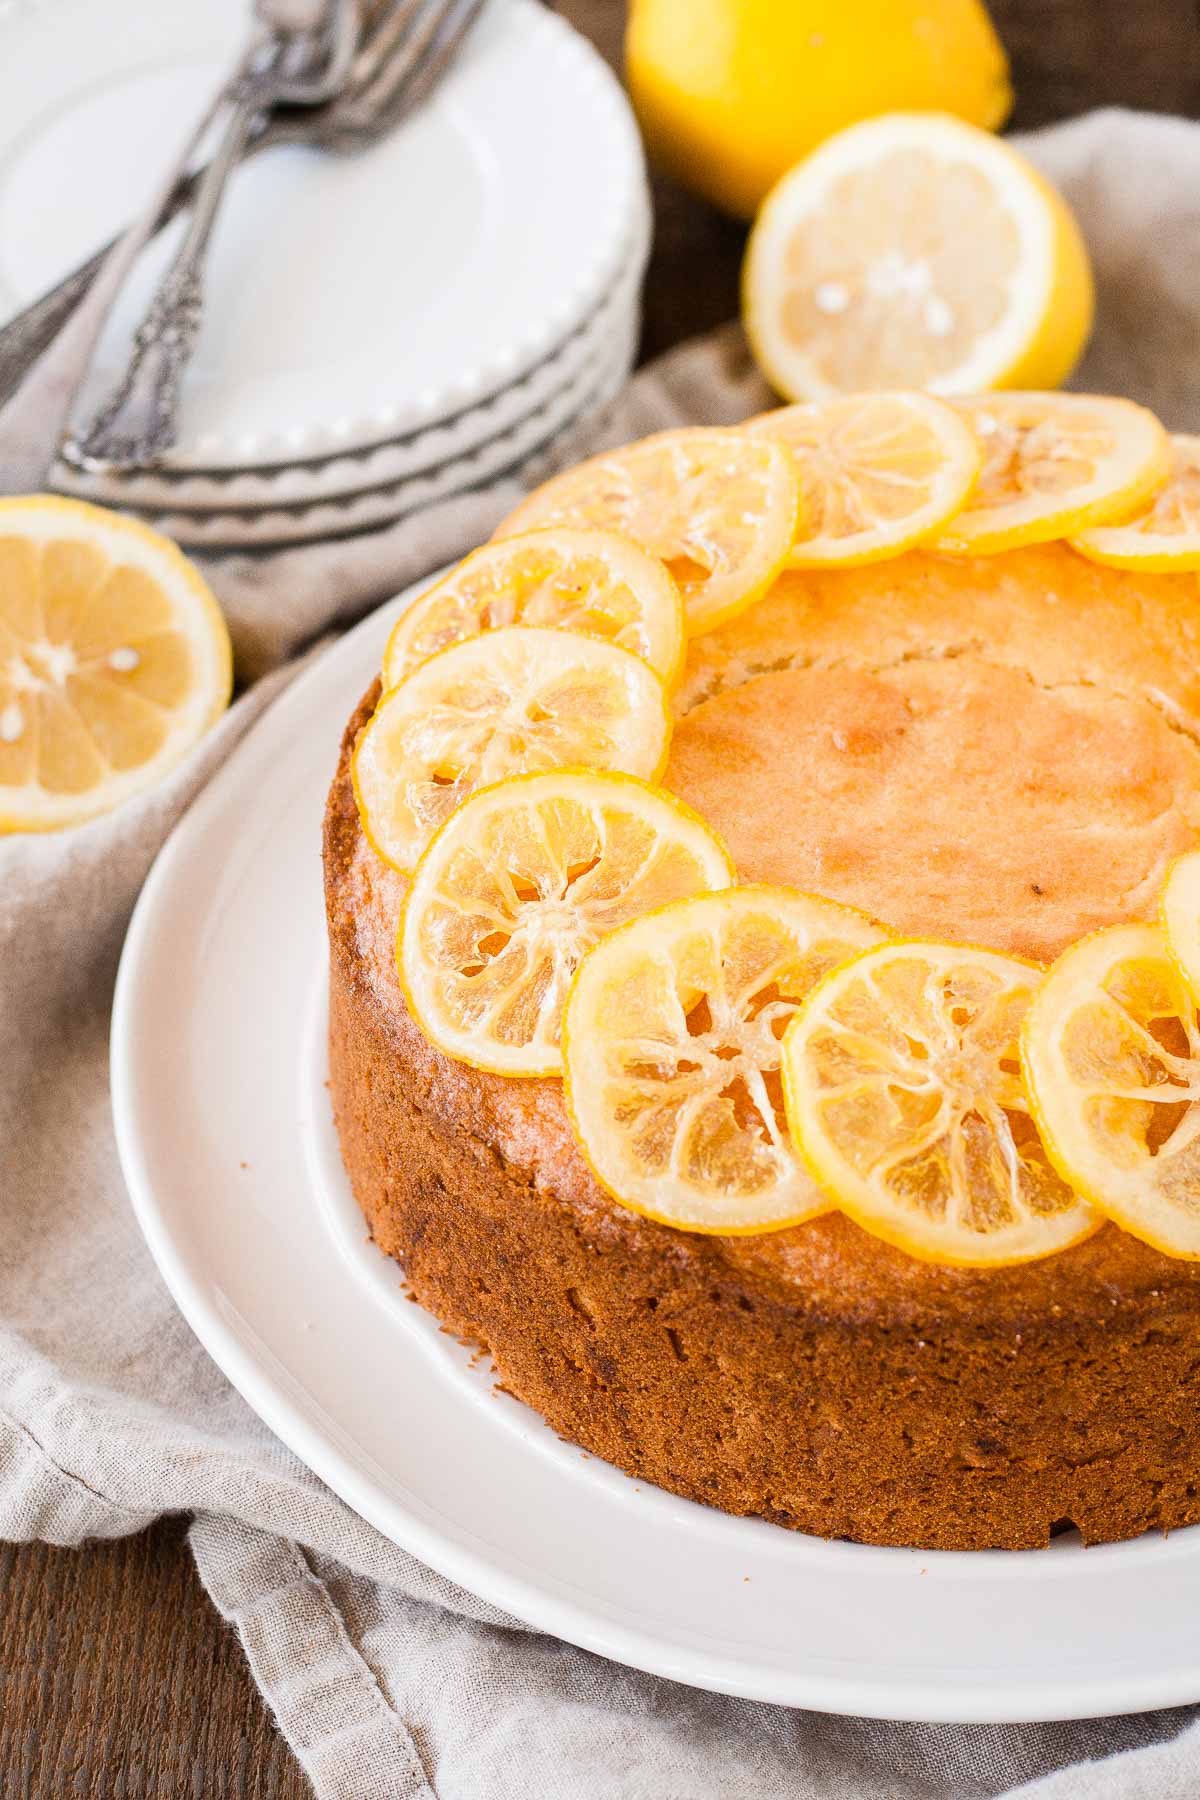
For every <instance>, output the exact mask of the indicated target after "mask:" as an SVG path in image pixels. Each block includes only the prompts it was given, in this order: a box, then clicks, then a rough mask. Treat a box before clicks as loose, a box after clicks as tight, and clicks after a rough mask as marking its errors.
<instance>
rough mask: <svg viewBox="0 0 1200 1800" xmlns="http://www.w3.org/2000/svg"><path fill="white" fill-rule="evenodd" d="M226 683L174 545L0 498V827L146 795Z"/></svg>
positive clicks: (204, 609) (138, 530) (227, 668)
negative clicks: (147, 789)
mask: <svg viewBox="0 0 1200 1800" xmlns="http://www.w3.org/2000/svg"><path fill="white" fill-rule="evenodd" d="M231 682H232V659H231V656H230V648H229V633H228V632H227V631H226V629H225V621H224V620H223V619H222V617H221V614H220V611H219V610H218V607H217V603H216V601H215V600H214V599H213V597H212V595H211V593H210V592H209V590H208V588H207V586H206V585H205V583H204V582H203V581H202V580H201V578H200V576H199V574H198V573H197V571H196V570H195V568H194V567H193V566H192V564H191V563H190V562H188V560H187V559H186V557H184V556H181V555H180V553H179V551H178V550H177V549H176V548H175V546H174V544H172V543H170V542H168V540H167V539H166V538H164V537H160V536H159V535H158V533H157V532H156V531H151V530H150V529H149V528H148V527H147V526H144V525H139V524H136V523H135V522H134V521H133V520H132V519H126V518H123V517H121V516H120V515H119V514H117V513H111V512H106V511H105V510H103V509H102V508H101V507H97V506H85V505H84V504H82V503H81V502H79V501H76V500H61V499H58V498H56V497H54V496H51V495H35V496H30V497H26V498H22V499H11V500H0V832H12V831H54V830H57V829H59V828H60V827H62V826H66V825H76V824H79V823H81V822H82V821H83V820H85V819H91V818H94V817H95V816H96V815H97V814H99V813H104V812H108V811H109V810H110V809H111V808H112V807H114V806H119V805H120V804H121V802H122V801H124V800H128V799H129V798H130V797H131V796H132V795H134V794H138V793H141V792H142V791H143V790H144V789H146V788H149V787H152V786H153V785H154V783H155V782H157V781H160V780H161V779H162V777H163V776H164V775H165V774H166V773H167V772H168V770H170V769H171V768H173V767H174V765H175V764H176V763H177V762H179V760H180V759H181V758H182V757H183V756H185V755H186V754H187V752H188V751H189V750H190V749H191V748H192V747H193V745H194V744H195V743H196V742H197V740H198V739H199V738H200V737H201V736H202V735H203V734H204V732H206V731H207V730H208V728H209V727H210V726H211V725H212V724H213V723H214V721H215V720H216V719H217V718H218V717H219V715H220V714H221V713H222V712H223V711H224V709H225V707H226V706H227V705H228V704H229V693H230V687H231Z"/></svg>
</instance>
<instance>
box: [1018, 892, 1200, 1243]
mask: <svg viewBox="0 0 1200 1800" xmlns="http://www.w3.org/2000/svg"><path fill="white" fill-rule="evenodd" d="M1021 1055H1022V1060H1023V1062H1024V1065H1025V1073H1026V1079H1027V1081H1028V1084H1029V1091H1030V1094H1031V1096H1032V1099H1033V1107H1034V1115H1035V1117H1036V1119H1037V1121H1038V1125H1039V1128H1040V1130H1041V1134H1042V1138H1043V1140H1044V1142H1045V1145H1046V1148H1047V1150H1048V1151H1049V1153H1050V1155H1051V1157H1052V1158H1053V1161H1054V1164H1055V1167H1056V1168H1057V1169H1058V1170H1059V1173H1060V1174H1061V1175H1062V1177H1063V1180H1064V1181H1069V1182H1070V1183H1071V1185H1072V1186H1073V1187H1074V1188H1075V1189H1076V1190H1077V1192H1079V1193H1080V1194H1083V1195H1085V1196H1086V1198H1087V1199H1088V1200H1090V1201H1091V1202H1092V1204H1093V1205H1094V1206H1096V1207H1098V1208H1099V1210H1100V1212H1101V1213H1104V1214H1107V1216H1108V1217H1109V1218H1110V1219H1115V1220H1116V1222H1117V1224H1118V1225H1120V1226H1121V1227H1122V1229H1123V1230H1125V1231H1128V1232H1129V1233H1131V1235H1132V1236H1134V1237H1138V1238H1142V1239H1143V1240H1144V1241H1145V1242H1146V1243H1148V1244H1152V1245H1153V1246H1154V1248H1155V1249H1156V1250H1161V1251H1163V1252H1164V1253H1165V1254H1166V1255H1167V1256H1182V1257H1191V1258H1200V1029H1198V1027H1197V1019H1196V998H1195V995H1194V994H1192V993H1191V992H1189V990H1188V988H1187V986H1186V984H1185V983H1184V981H1183V980H1182V978H1181V977H1180V974H1179V970H1178V969H1177V968H1176V966H1175V963H1174V962H1173V961H1172V959H1171V957H1170V956H1169V955H1168V954H1167V946H1166V941H1165V938H1164V936H1163V933H1162V931H1161V930H1160V928H1159V927H1158V926H1157V925H1110V926H1109V927H1108V928H1107V929H1106V930H1104V931H1096V932H1093V933H1092V935H1091V936H1090V937H1086V938H1084V939H1083V940H1082V941H1081V942H1080V943H1078V944H1073V945H1072V946H1071V948H1070V949H1069V950H1067V951H1065V952H1064V954H1063V955H1062V956H1060V957H1059V959H1058V961H1057V962H1056V963H1055V964H1054V966H1053V968H1052V969H1051V970H1050V973H1049V974H1048V975H1047V977H1046V981H1045V984H1044V986H1043V987H1042V990H1041V992H1040V993H1039V994H1038V996H1037V998H1036V1000H1035V1001H1034V1003H1033V1005H1032V1006H1031V1007H1030V1009H1029V1014H1028V1017H1027V1018H1026V1020H1025V1025H1024V1028H1023V1030H1022V1033H1021Z"/></svg>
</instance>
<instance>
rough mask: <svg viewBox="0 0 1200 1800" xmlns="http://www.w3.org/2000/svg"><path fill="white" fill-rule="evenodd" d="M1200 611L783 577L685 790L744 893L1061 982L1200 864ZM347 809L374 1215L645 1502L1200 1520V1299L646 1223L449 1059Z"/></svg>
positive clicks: (961, 582) (970, 1526)
mask: <svg viewBox="0 0 1200 1800" xmlns="http://www.w3.org/2000/svg"><path fill="white" fill-rule="evenodd" d="M1198 649H1200V591H1198V588H1197V583H1196V578H1195V577H1194V576H1192V575H1183V574H1164V575H1151V574H1134V573H1129V572H1123V571H1120V570H1117V569H1113V568H1109V567H1106V566H1103V565H1100V564H1097V563H1092V562H1089V561H1087V560H1085V559H1084V558H1083V557H1082V556H1080V555H1078V554H1076V553H1075V552H1074V551H1073V550H1071V549H1070V548H1068V547H1067V546H1065V545H1063V544H1057V543H1052V544H1047V545H1041V546H1033V547H1027V548H1023V549H1017V550H1011V551H1008V552H1006V553H1002V554H997V555H992V556H989V557H985V558H974V559H972V558H969V557H950V556H942V555H937V554H934V553H932V552H926V551H920V550H913V551H910V552H908V553H906V554H904V555H901V556H899V557H897V558H895V559H894V560H893V561H891V562H888V563H886V564H880V565H876V566H864V567H856V568H855V567H851V568H844V569H838V570H831V569H827V570H816V569H808V570H800V569H795V570H791V571H789V572H787V573H785V574H784V575H782V576H781V577H779V578H778V579H777V580H776V581H775V582H774V584H773V585H772V586H771V587H770V589H769V591H768V592H767V593H766V595H765V597H763V598H762V599H761V600H760V601H758V603H757V604H756V605H754V606H752V607H751V608H750V609H749V610H748V611H746V612H744V613H742V614H741V616H740V617H738V618H736V619H734V620H733V621H732V622H731V623H728V624H725V625H722V626H719V627H718V628H717V629H715V630H712V631H709V632H708V633H707V634H706V635H702V636H698V637H694V638H693V639H692V641H691V643H690V645H689V652H688V660H687V664H686V667H685V670H684V673H683V676H682V679H681V681H680V683H679V686H678V688H677V690H676V693H675V696H674V705H675V710H676V714H677V717H676V722H675V728H674V735H673V739H672V743H671V748H670V756H669V761H668V764H667V768H666V771H665V774H664V775H663V776H662V783H663V786H664V787H665V788H666V789H668V790H669V791H670V792H671V793H673V794H675V795H677V796H678V797H679V798H681V799H682V800H684V801H686V802H687V803H688V804H689V805H690V806H691V807H693V808H694V809H695V810H696V812H698V813H699V814H700V815H702V817H703V818H704V819H705V820H707V821H708V822H709V824H710V825H711V826H713V827H714V828H715V830H716V831H717V832H718V833H719V835H720V836H721V838H722V839H723V840H724V843H725V844H726V845H727V847H728V849H729V851H730V852H731V854H732V858H733V862H734V864H735V866H736V869H737V873H738V879H739V881H741V882H745V883H755V882H763V883H771V884H776V885H780V886H787V887H789V888H793V889H801V890H804V891H805V892H808V893H814V894H819V895H822V896H825V897H827V898H829V899H831V900H836V901H841V902H847V903H849V904H852V905H853V906H855V907H857V908H860V909H862V910H864V911H865V912H867V913H869V914H870V915H872V916H873V917H875V918H878V919H880V920H883V921H885V922H886V924H887V925H888V926H889V927H890V928H891V929H892V930H893V931H896V932H898V933H901V934H905V935H911V936H922V937H931V936H936V937H939V938H943V939H946V940H949V941H951V942H956V943H962V944H973V945H978V946H981V947H983V948H985V949H989V950H995V951H1002V952H1006V953H1008V954H1010V955H1014V956H1019V957H1026V958H1030V959H1034V960H1037V961H1039V962H1046V961H1049V960H1051V959H1053V958H1054V957H1056V956H1057V955H1059V953H1060V952H1061V951H1063V950H1064V949H1065V948H1066V947H1067V946H1068V945H1070V944H1071V943H1073V942H1074V941H1075V940H1077V939H1078V938H1080V937H1082V936H1084V935H1085V934H1087V933H1089V932H1092V931H1094V930H1096V929H1098V928H1100V927H1104V926H1109V925H1114V924H1118V923H1121V922H1125V921H1136V920H1146V919H1152V918H1153V917H1154V916H1155V909H1156V906H1157V901H1158V894H1159V891H1160V889H1161V886H1162V883H1163V879H1164V876H1165V874H1166V871H1167V868H1168V865H1169V864H1170V863H1171V862H1172V861H1173V859H1175V858H1176V857H1177V856H1179V855H1180V854H1181V853H1182V852H1184V851H1186V850H1189V849H1191V848H1192V847H1193V846H1194V844H1195V843H1196V841H1197V837H1198V835H1200V674H1198V672H1197V670H1198V667H1200V661H1198V656H1197V652H1198ZM377 699H378V688H377V687H376V688H375V689H373V690H372V692H371V693H369V694H368V695H367V696H366V697H365V699H364V701H363V703H362V705H361V706H360V708H359V710H358V711H357V712H356V714H355V716H354V717H353V718H352V719H351V720H350V722H349V725H348V727H347V730H346V734H345V738H344V742H343V749H342V757H341V762H340V764H339V767H338V770H337V774H336V776H335V779H334V782H333V787H332V790H331V793H330V796H329V803H328V811H327V816H326V827H325V879H326V895H327V903H328V918H329V939H330V950H331V978H330V1005H331V1017H330V1059H331V1088H332V1096H333V1104H334V1109H335V1115H336V1120H337V1128H338V1133H339V1137H340V1141H341V1146H342V1152H343V1156H344V1159H345V1163H346V1168H347V1170H348V1173H349V1177H350V1180H351V1184H352V1186H353V1190H354V1193H355V1196H356V1198H357V1200H358V1202H359V1204H360V1206H361V1207H362V1210H363V1212H364V1215H365V1217H366V1219H367V1222H368V1224H369V1226H370V1229H371V1232H372V1235H373V1237H374V1239H375V1241H376V1243H377V1244H378V1245H379V1247H380V1249H381V1250H383V1251H384V1252H386V1253H387V1254H388V1255H391V1256H394V1257H396V1258H398V1259H399V1261H400V1262H401V1264H402V1265H403V1268H404V1272H405V1276H406V1279H407V1282H408V1284H409V1286H410V1288H411V1291H412V1293H413V1295H414V1297H415V1298H416V1299H417V1300H418V1301H419V1302H420V1303H421V1304H422V1305H423V1306H425V1307H427V1308H428V1309H429V1310H430V1311H431V1312H433V1313H434V1314H435V1315H436V1316H437V1317H438V1318H439V1319H440V1320H441V1321H442V1322H443V1324H444V1325H445V1326H447V1327H448V1328H449V1329H450V1330H452V1331H453V1332H455V1333H457V1334H458V1335H459V1336H460V1337H462V1338H463V1339H465V1340H467V1341H469V1342H470V1343H472V1344H475V1345H478V1346H480V1347H482V1348H484V1349H485V1350H486V1351H487V1352H488V1353H489V1354H490V1355H491V1357H492V1358H493V1360H494V1363H495V1366H496V1369H497V1372H498V1379H499V1381H500V1383H501V1384H502V1385H503V1387H504V1388H505V1389H506V1390H507V1391H509V1392H510V1393H512V1394H515V1395H516V1396H518V1397H519V1398H520V1399H522V1400H523V1401H525V1402H527V1403H528V1404H529V1405H530V1406H532V1407H533V1408H535V1409H536V1410H537V1411H538V1412H539V1413H540V1414H542V1416H543V1417H544V1418H545V1419H546V1420H547V1421H548V1423H549V1424H550V1425H551V1427H552V1428H553V1429H554V1430H555V1431H556V1432H558V1433H559V1434H561V1435H562V1436H563V1437H565V1438H568V1439H570V1440H572V1441H573V1442H575V1443H577V1444H580V1445H582V1446H584V1447H585V1448H586V1449H588V1450H590V1451H592V1452H594V1453H595V1454H597V1455H599V1456H601V1457H604V1458H606V1459H607V1460H608V1461H610V1462H612V1463H614V1464H616V1465H617V1466H618V1467H620V1468H622V1469H624V1470H626V1471H627V1472H628V1473H629V1474H631V1475H634V1476H637V1477H639V1478H641V1479H643V1480H646V1481H650V1482H653V1483H656V1484H657V1485H659V1486H661V1487H664V1488H667V1489H670V1490H672V1491H674V1492H676V1493H679V1494H683V1495H686V1496H687V1497H689V1498H691V1499H694V1500H699V1501H704V1502H708V1503H709V1504H712V1505H714V1506H718V1507H721V1508H724V1509H726V1510H727V1511H729V1512H733V1513H740V1514H757V1515H761V1516H763V1517H765V1518H768V1519H771V1520H773V1521H775V1522H777V1523H779V1524H781V1525H785V1526H790V1527H792V1528H795V1529H799V1530H802V1531H807V1532H813V1533H819V1534H821V1535H824V1536H830V1537H842V1538H850V1539H854V1540H857V1541H860V1542H866V1543H875V1544H904V1545H919V1546H922V1547H928V1548H945V1549H978V1548H987V1547H1004V1548H1012V1549H1019V1548H1028V1547H1032V1546H1037V1545H1042V1544H1045V1543H1046V1542H1047V1541H1048V1539H1049V1538H1050V1537H1051V1535H1052V1534H1054V1533H1055V1532H1057V1531H1059V1530H1061V1529H1065V1528H1067V1527H1068V1526H1070V1525H1074V1526H1076V1527H1077V1528H1078V1530H1079V1531H1080V1533H1081V1534H1082V1536H1083V1538H1084V1540H1085V1541H1087V1542H1090V1543H1094V1542H1100V1541H1105V1540H1111V1539H1116V1538H1122V1537H1128V1536H1131V1535H1133V1534H1136V1533H1138V1532H1141V1531H1143V1530H1145V1529H1147V1528H1149V1527H1160V1528H1164V1529H1165V1528H1168V1527H1172V1526H1178V1525H1182V1524H1186V1523H1189V1522H1191V1521H1193V1520H1196V1519H1200V1381H1198V1378H1197V1373H1196V1371H1197V1369H1198V1368H1200V1264H1197V1263H1196V1262H1190V1261H1186V1260H1181V1259H1179V1258H1173V1257H1168V1256H1165V1255H1163V1254H1160V1253H1159V1252H1158V1251H1156V1250H1154V1249H1151V1248H1150V1247H1149V1246H1148V1245H1147V1244H1145V1243H1143V1242H1141V1241H1139V1240H1138V1239H1136V1238H1135V1237H1133V1236H1130V1235H1127V1234H1126V1233H1124V1232H1122V1231H1120V1230H1118V1229H1117V1228H1116V1227H1115V1226H1114V1225H1112V1224H1105V1225H1103V1226H1102V1227H1101V1228H1100V1229H1099V1230H1098V1231H1096V1232H1095V1233H1094V1234H1093V1235H1091V1236H1089V1237H1087V1238H1086V1239H1085V1241H1083V1242H1079V1243H1076V1244H1074V1245H1073V1246H1072V1247H1071V1248H1069V1249H1066V1250H1064V1251H1062V1252H1061V1253H1059V1254H1056V1255H1051V1256H1047V1257H1045V1258H1044V1260H1041V1261H1035V1262H1029V1263H1024V1264H1021V1265H1018V1266H1012V1267H1002V1268H987V1269H982V1268H965V1267H952V1266H942V1265H939V1264H937V1263H935V1262H930V1261H925V1260H919V1259H917V1258H916V1257H913V1256H910V1255H907V1254H906V1253H905V1252H904V1251H902V1250H900V1249H898V1248H894V1247H893V1246H892V1245H890V1244H889V1243H886V1242H883V1241H881V1240H880V1238H878V1237H876V1236H873V1235H868V1233H867V1232H865V1231H864V1230H862V1229H861V1228H860V1227H859V1226H858V1225H856V1224H854V1223H853V1222H851V1220H850V1219H849V1218H847V1217H845V1216H844V1215H843V1214H842V1213H839V1212H829V1213H825V1214H824V1215H822V1216H820V1217H816V1218H812V1219H809V1220H808V1221H807V1222H806V1223H803V1224H800V1225H795V1226H790V1227H788V1228H786V1229H783V1230H779V1231H774V1232H770V1233H768V1234H765V1235H759V1236H728V1237H724V1236H720V1235H701V1234H699V1233H696V1232H687V1231H681V1230H676V1229H673V1228H672V1227H670V1226H668V1225H664V1224H659V1223H656V1222H655V1221H654V1220H652V1219H649V1218H646V1217H643V1216H640V1215H639V1214H636V1213H634V1212H631V1211H629V1210H627V1209H626V1208H625V1207H623V1206H622V1205H620V1204H619V1203H618V1202H617V1201H616V1200H615V1199H613V1198H611V1197H610V1196H609V1195H608V1194H607V1193H606V1192H605V1191H604V1189H603V1188H602V1187H601V1185H600V1184H599V1182H598V1181H597V1179H596V1177H595V1176H594V1174H593V1173H592V1171H591V1169H590V1168H589V1165H588V1163H587V1161H586V1160H585V1158H584V1156H583V1154H582V1152H581V1150H580V1147H579V1144H578V1142H577V1140H576V1137H575V1135H574V1134H573V1132H572V1129H571V1124H570V1120H569V1117H568V1113H567V1110H566V1107H565V1105H564V1098H563V1089H562V1084H561V1082H560V1081H558V1080H554V1079H533V1080H522V1081H512V1080H507V1079H505V1078H504V1077H502V1076H499V1075H494V1074H489V1073H486V1072H482V1071H479V1070H476V1069H473V1068H471V1067H469V1066H466V1064H464V1063H463V1062H460V1061H453V1060H451V1059H450V1058H449V1057H447V1056H446V1055H444V1054H443V1053H442V1052H441V1051H439V1050H438V1049H436V1048H435V1047H434V1046H433V1045H432V1044H431V1043H430V1042H429V1040H428V1039H427V1037H426V1036H425V1035H424V1034H423V1032H422V1031H421V1030H420V1029H419V1027H418V1025H417V1023H416V1022H415V1020H414V1019H413V1017H412V1016H411V1014H410V1011H409V1008H408V1006H407V1005H406V1002H405V998H404V994H403V992H402V989H401V985H400V981H399V978H398V975H397V970H396V953H395V950H396V934H397V926H398V921H399V917H400V912H401V907H402V903H403V899H404V894H405V889H406V885H407V882H406V877H405V876H404V875H402V874H400V873H399V872H398V871H397V870H396V869H395V868H393V867H391V866H389V865H388V864H387V863H386V862H385V861H384V860H383V859H382V857H381V856H380V855H379V854H378V853H377V852H376V850H375V849H374V848H373V847H372V845H371V843H370V842H369V841H368V839H367V837H366V835H365V834H364V832H363V829H362V826H361V824H360V818H359V811H358V807H357V805H356V799H355V793H354V787H353V781H352V775H351V767H350V762H351V754H352V751H353V749H354V746H355V743H356V741H357V739H358V736H359V734H360V732H361V730H362V728H363V727H364V726H365V725H366V723H367V722H368V720H369V719H370V718H371V716H372V713H373V710H374V707H375V703H376V701H377Z"/></svg>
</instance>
